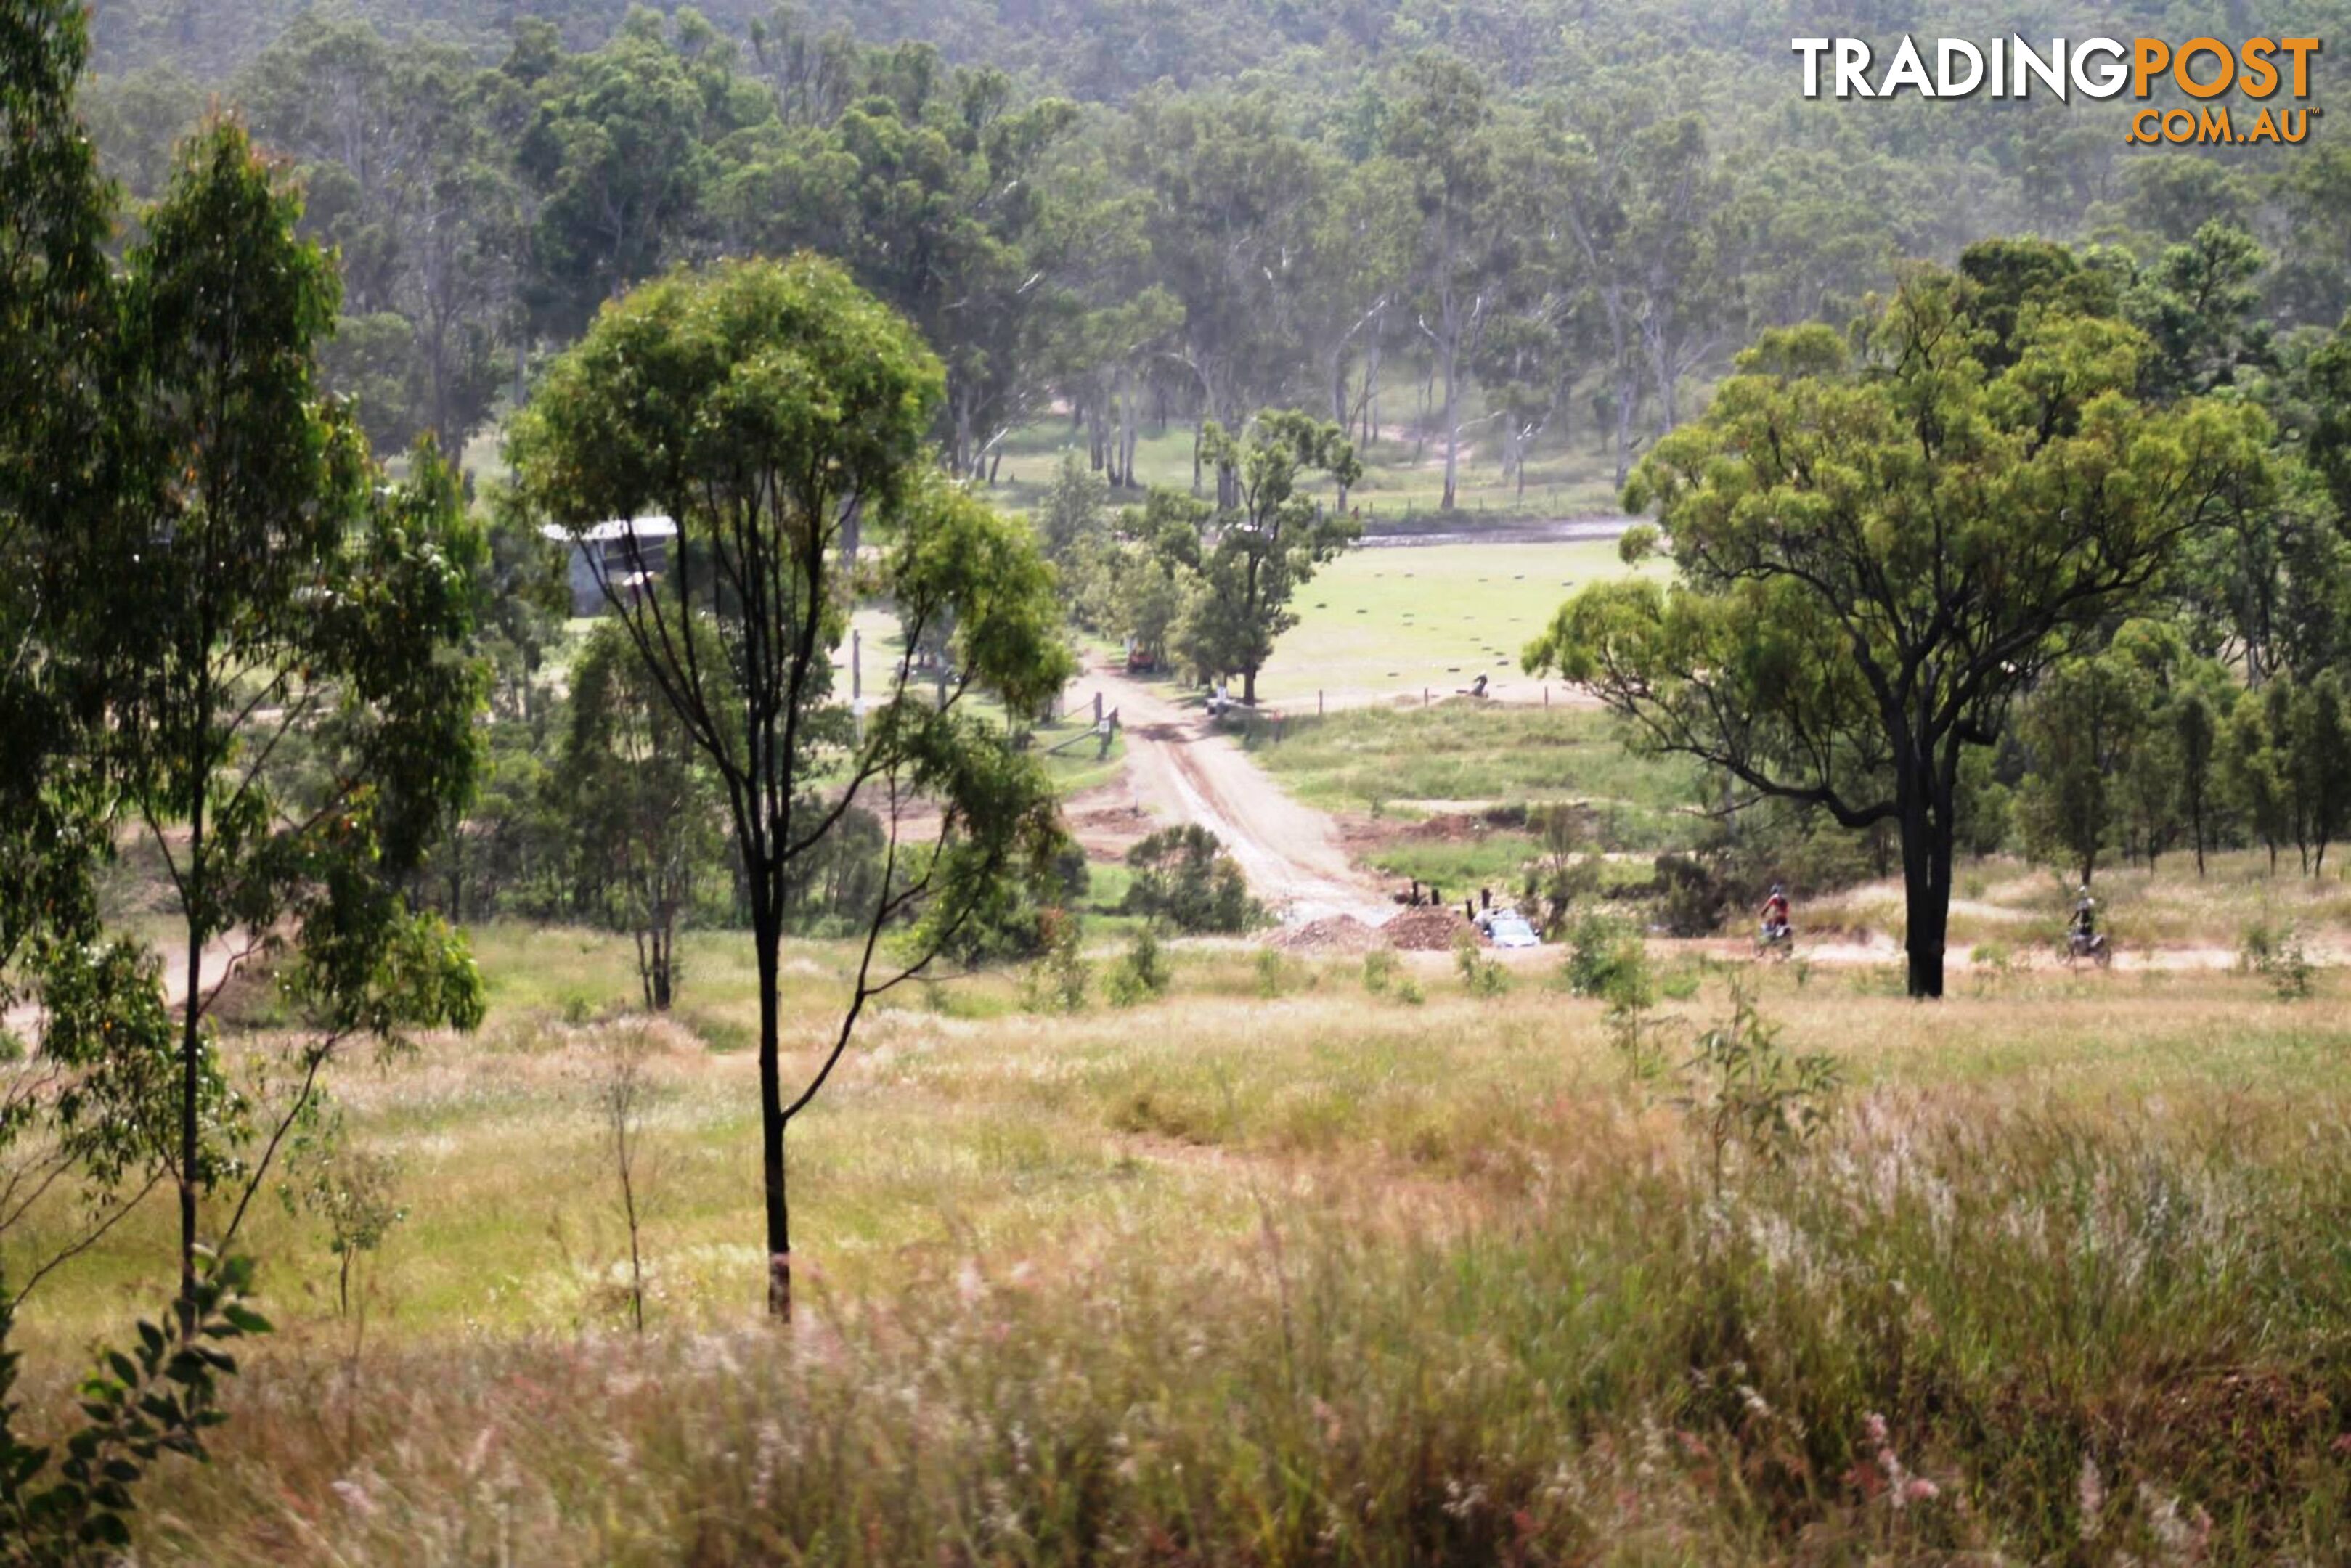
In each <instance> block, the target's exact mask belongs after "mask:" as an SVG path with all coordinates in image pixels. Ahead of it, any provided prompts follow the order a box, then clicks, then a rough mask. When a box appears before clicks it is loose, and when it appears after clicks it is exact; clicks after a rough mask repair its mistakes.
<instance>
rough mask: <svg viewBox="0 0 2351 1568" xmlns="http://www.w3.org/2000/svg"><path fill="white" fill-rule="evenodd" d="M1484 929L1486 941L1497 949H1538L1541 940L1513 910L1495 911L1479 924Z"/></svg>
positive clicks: (1533, 929) (1522, 916)
mask: <svg viewBox="0 0 2351 1568" xmlns="http://www.w3.org/2000/svg"><path fill="white" fill-rule="evenodd" d="M1480 924H1481V925H1484V926H1485V928H1486V939H1487V940H1488V941H1489V942H1491V943H1493V945H1494V946H1497V947H1540V946H1542V938H1541V937H1540V936H1536V935H1535V928H1534V927H1533V926H1531V925H1528V924H1527V917H1526V916H1525V915H1520V913H1519V912H1518V911H1517V910H1515V909H1497V910H1495V911H1494V912H1493V913H1492V914H1490V915H1487V916H1486V918H1485V919H1484V920H1483V921H1482V922H1480Z"/></svg>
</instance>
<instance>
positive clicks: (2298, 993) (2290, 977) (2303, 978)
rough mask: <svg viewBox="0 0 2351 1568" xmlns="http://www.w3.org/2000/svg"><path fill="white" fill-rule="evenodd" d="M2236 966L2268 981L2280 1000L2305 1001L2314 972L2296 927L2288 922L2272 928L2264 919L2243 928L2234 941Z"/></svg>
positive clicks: (2315, 966) (2300, 934)
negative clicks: (2235, 944) (2240, 934)
mask: <svg viewBox="0 0 2351 1568" xmlns="http://www.w3.org/2000/svg"><path fill="white" fill-rule="evenodd" d="M2237 967H2239V968H2241V969H2243V970H2244V971H2246V972H2247V973H2248V974H2254V975H2259V976H2261V977H2262V978H2263V979H2265V980H2267V981H2269V982H2270V984H2271V985H2272V986H2273V988H2275V989H2276V991H2277V995H2278V999H2279V1000H2280V1001H2284V1002H2298V1001H2304V1000H2306V999H2307V998H2309V996H2310V993H2311V991H2312V990H2313V989H2314V987H2313V985H2312V980H2313V978H2314V977H2315V976H2316V974H2317V972H2318V966H2317V965H2315V964H2314V963H2312V962H2311V960H2310V954H2309V952H2308V951H2307V950H2306V949H2305V948H2304V946H2303V942H2302V932H2301V930H2300V929H2299V928H2298V927H2296V926H2294V925H2292V924H2291V923H2289V924H2287V925H2283V926H2276V927H2273V926H2272V925H2270V924H2269V922H2267V921H2265V920H2257V921H2255V922H2253V924H2252V925H2248V926H2247V927H2245V930H2244V935H2243V936H2241V938H2240V939H2239V941H2238V944H2237Z"/></svg>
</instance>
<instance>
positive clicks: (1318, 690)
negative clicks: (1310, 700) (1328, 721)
mask: <svg viewBox="0 0 2351 1568" xmlns="http://www.w3.org/2000/svg"><path fill="white" fill-rule="evenodd" d="M1314 716H1315V717H1316V718H1321V717H1322V687H1320V686H1317V687H1315V688H1314Z"/></svg>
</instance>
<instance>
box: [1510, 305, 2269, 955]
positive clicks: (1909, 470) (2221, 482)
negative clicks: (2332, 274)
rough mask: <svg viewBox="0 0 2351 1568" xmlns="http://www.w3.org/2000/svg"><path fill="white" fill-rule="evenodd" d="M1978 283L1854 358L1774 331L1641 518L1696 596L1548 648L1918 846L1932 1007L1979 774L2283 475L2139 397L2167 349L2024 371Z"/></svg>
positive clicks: (1844, 350)
mask: <svg viewBox="0 0 2351 1568" xmlns="http://www.w3.org/2000/svg"><path fill="white" fill-rule="evenodd" d="M1973 298H1974V294H1973V290H1972V287H1971V286H1970V284H1969V283H1967V282H1966V281H1965V280H1964V279H1961V278H1959V277H1954V276H1952V275H1950V274H1947V273H1942V272H1938V271H1933V270H1925V269H1922V270H1919V271H1917V272H1914V273H1912V274H1910V275H1908V276H1907V277H1906V279H1905V280H1904V284H1903V287H1901V288H1900V289H1899V290H1898V291H1897V292H1896V294H1895V295H1894V296H1893V297H1891V298H1888V299H1886V300H1884V301H1882V302H1880V303H1879V304H1878V305H1877V307H1876V308H1875V309H1874V310H1873V311H1872V312H1871V313H1870V314H1869V315H1868V316H1867V317H1866V318H1865V319H1864V320H1863V321H1862V322H1860V323H1859V324H1858V325H1857V326H1856V328H1855V331H1854V333H1853V335H1852V337H1851V338H1850V340H1846V339H1841V338H1840V337H1838V336H1837V335H1836V334H1834V333H1833V332H1831V331H1829V330H1828V329H1825V328H1802V329H1795V330H1793V331H1785V332H1769V333H1766V334H1765V335H1764V336H1763V338H1762V339H1761V341H1760V342H1759V343H1758V344H1757V345H1756V347H1754V348H1753V349H1751V350H1748V351H1747V352H1746V353H1745V354H1744V355H1742V356H1741V358H1740V373H1739V374H1737V375H1735V376H1733V377H1731V378H1730V379H1729V381H1727V382H1724V383H1723V385H1722V387H1721V388H1720V389H1719V392H1718V393H1717V396H1716V399H1715V402H1714V403H1713V405H1712V407H1711V408H1710V409H1709V410H1708V413H1707V415H1706V417H1705V418H1704V419H1703V420H1702V421H1700V422H1699V423H1697V424H1694V425H1690V426H1686V427H1685V428H1684V429H1683V430H1681V431H1679V432H1677V433H1676V434H1674V435H1672V436H1670V437H1668V438H1667V440H1666V441H1664V442H1662V443H1660V444H1659V446H1658V448H1657V450H1656V452H1655V453H1653V454H1652V455H1650V456H1649V457H1648V458H1647V459H1646V460H1645V461H1644V463H1643V464H1642V465H1641V467H1640V469H1639V470H1638V471H1637V472H1636V474H1635V476H1634V480H1633V483H1632V485H1631V486H1629V488H1628V490H1627V492H1626V496H1625V500H1626V503H1627V505H1628V507H1632V508H1634V509H1645V508H1646V507H1649V506H1651V505H1653V504H1654V505H1655V506H1656V507H1657V509H1658V514H1659V517H1660V519H1661V520H1662V522H1663V524H1664V526H1665V528H1666V529H1667V533H1668V535H1669V536H1670V538H1671V541H1672V548H1673V553H1674V558H1675V560H1676V563H1677V565H1678V566H1679V568H1680V570H1681V580H1680V582H1679V583H1678V584H1677V585H1676V586H1675V587H1674V588H1673V589H1671V590H1670V591H1668V590H1666V589H1662V588H1660V587H1659V586H1657V585H1656V584H1655V583H1653V582H1646V581H1633V582H1618V583H1609V584H1603V585H1598V586H1595V587H1593V588H1589V589H1586V590H1584V591H1583V592H1581V593H1579V594H1577V595H1576V596H1575V597H1574V598H1573V599H1572V600H1570V601H1568V602H1567V604H1565V605H1564V606H1563V607H1562V609H1561V611H1560V612H1559V615H1558V617H1557V618H1556V619H1555V620H1554V621H1553V622H1552V625H1551V627H1550V628H1549V630H1548V631H1546V632H1544V634H1543V635H1542V636H1541V637H1539V638H1537V639H1536V640H1535V641H1534V642H1533V643H1531V644H1530V645H1529V647H1528V649H1527V652H1526V663H1527V664H1528V666H1529V667H1530V668H1539V667H1543V666H1552V667H1556V668H1558V669H1559V670H1560V671H1561V672H1562V674H1565V675H1567V676H1568V677H1569V678H1570V679H1574V680H1581V681H1585V682H1588V683H1590V685H1592V687H1593V690H1594V691H1595V692H1596V693H1597V694H1598V695H1600V696H1601V698H1602V699H1603V700H1604V702H1606V703H1607V704H1608V705H1609V706H1611V707H1613V708H1614V709H1615V710H1616V711H1618V712H1619V713H1621V714H1624V715H1625V716H1627V717H1628V718H1630V719H1631V720H1632V721H1633V723H1634V725H1635V728H1636V730H1637V732H1638V733H1639V735H1640V736H1641V737H1643V738H1644V740H1645V741H1646V744H1648V745H1650V746H1652V747H1657V748H1659V749H1663V750H1669V751H1678V752H1684V753H1687V754H1689V755H1692V756H1695V757H1697V758H1700V759H1701V760H1703V761H1704V762H1706V763H1708V764H1709V765H1711V766H1713V767H1714V768H1719V769H1720V770H1722V771H1723V772H1724V773H1726V774H1727V775H1729V778H1730V779H1733V780H1734V781H1735V782H1736V783H1737V784H1738V785H1739V786H1740V787H1742V788H1743V789H1747V790H1750V791H1752V792H1754V793H1757V794H1760V795H1766V796H1776V797H1780V798H1783V799H1789V800H1798V801H1803V802H1809V803H1812V804H1813V805H1816V806H1818V807H1820V808H1822V809H1824V810H1827V811H1829V812H1830V813H1831V815H1833V816H1834V818H1835V819H1836V820H1837V821H1839V822H1841V823H1843V824H1844V826H1846V827H1848V828H1865V827H1869V826H1872V825H1874V824H1876V823H1879V822H1891V823H1893V824H1895V826H1896V829H1897V830H1898V831H1899V834H1900V837H1901V842H1902V858H1903V873H1904V882H1905V884H1906V887H1907V903H1908V918H1907V936H1906V940H1907V948H1908V957H1909V985H1910V989H1911V991H1912V993H1913V994H1914V995H1918V996H1930V997H1931V996H1938V995H1940V994H1941V991H1942V986H1943V947H1944V932H1945V928H1946V924H1947V921H1948V918H1949V900H1950V883H1951V854H1952V845H1953V840H1954V832H1955V829H1956V825H1957V824H1956V805H1957V796H1958V789H1959V762H1960V758H1961V755H1962V753H1963V752H1964V750H1965V749H1966V748H1967V747H1970V746H1979V745H1987V744H1990V743H1991V741H1992V740H1993V739H1994V738H1996V737H1998V735H1999V734H2000V731H2001V726H2002V724H2003V722H2004V721H2005V719H2006V716H2007V711H2008V707H2009V705H2010V703H2011V700H2012V698H2013V697H2014V696H2015V695H2017V694H2018V693H2019V692H2020V691H2022V689H2024V688H2025V687H2027V686H2028V685H2031V683H2032V681H2033V680H2034V678H2035V677H2036V676H2037V675H2038V674H2040V672H2041V671H2042V670H2043V668H2045V667H2046V666H2048V665H2049V664H2051V663H2052V662H2053V660H2055V659H2057V658H2058V657H2060V656H2062V655H2064V654H2065V653H2068V652H2071V651H2073V650H2074V649H2077V648H2079V647H2081V646H2083V645H2085V643H2087V642H2089V641H2090V640H2091V639H2093V638H2094V637H2095V635H2096V634H2097V632H2099V630H2100V629H2101V628H2102V627H2104V626H2105V625H2109V624H2111V623H2113V622H2114V621H2116V619H2119V618H2120V617H2121V616H2123V615H2125V614H2126V613H2127V612H2129V611H2130V610H2131V609H2132V608H2133V607H2134V606H2135V605H2136V604H2137V603H2138V602H2140V601H2142V600H2143V599H2144V598H2145V597H2146V596H2147V594H2148V593H2149V592H2150V591H2151V590H2152V589H2153V588H2154V586H2155V585H2156V584H2157V583H2158V581H2159V580H2160V579H2161V576H2162V573H2163V571H2164V570H2165V569H2166V567H2167V566H2168V563H2169V562H2170V561H2171V560H2172V559H2173V558H2174V557H2175V555H2176V553H2177V550H2178V547H2179V541H2180V540H2181V539H2182V538H2184V537H2185V536H2187V535H2189V533H2191V532H2192V531H2194V530H2195V529H2197V528H2199V527H2201V526H2203V525H2205V524H2207V523H2208V522H2210V520H2211V519H2212V517H2213V516H2214V515H2215V513H2216V511H2217V509H2218V508H2219V507H2221V506H2222V505H2223V504H2224V503H2225V501H2226V500H2227V498H2228V497H2231V496H2232V495H2233V494H2234V493H2235V492H2236V491H2237V490H2238V489H2239V488H2241V486H2243V485H2244V484H2245V483H2246V482H2247V480H2248V476H2252V475H2257V474H2258V473H2259V472H2260V471H2261V470H2262V466H2263V465H2264V463H2265V461H2266V458H2265V450H2266V447H2267V444H2268V441H2269V426H2268V422H2267V420H2266V419H2265V418H2264V417H2263V415H2262V413H2259V412H2258V411H2257V410H2254V409H2252V408H2249V407H2246V406H2243V405H2241V404H2237V403H2231V402H2212V401H2190V402H2184V403H2181V404H2179V405H2177V406H2172V407H2154V406H2149V405H2147V404H2144V403H2141V402H2138V401H2137V399H2136V397H2135V395H2134V392H2135V388H2136V386H2137V376H2138V373H2139V368H2140V361H2141V358H2142V355H2143V353H2144V351H2145V345H2144V340H2142V339H2141V338H2140V337H2139V336H2138V334H2137V333H2136V332H2135V331H2134V330H2133V329H2130V328H2129V327H2127V326H2126V325H2124V324H2123V323H2121V322H2117V321H2114V320H2111V319H2102V318H2098V317H2091V316H2080V315H2068V314H2064V313H2063V312H2062V311H2045V312H2043V314H2042V315H2041V317H2040V319H2039V321H2038V323H2037V325H2036V326H2034V327H2033V329H2032V333H2031V336H2030V338H2029V340H2028V341H2027V342H2026V343H2025V345H2024V347H2023V349H2022V351H2021V352H2020V354H2019V355H2018V358H2017V361H2016V362H2015V363H2014V364H2013V365H2011V366H2010V367H2009V368H2007V369H2006V370H2003V371H1998V372H1996V373H1994V372H1990V371H1987V369H1986V367H1985V366H1984V364H1983V363H1982V361H1980V359H1979V358H1978V357H1977V345H1978V344H1979V342H1980V340H1981V339H1980V335H1979V329H1978V327H1977V324H1976V323H1975V322H1974V320H1973V319H1972V318H1971V316H1970V306H1971V304H1972V302H1973Z"/></svg>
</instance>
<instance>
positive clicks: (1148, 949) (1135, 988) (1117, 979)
mask: <svg viewBox="0 0 2351 1568" xmlns="http://www.w3.org/2000/svg"><path fill="white" fill-rule="evenodd" d="M1167 980H1168V972H1167V956H1166V955H1165V953H1163V952H1161V951H1160V948H1159V938H1158V936H1156V935H1155V934H1154V933H1153V931H1152V929H1151V927H1150V926H1148V925H1145V926H1144V927H1143V929H1141V930H1140V931H1137V932H1136V933H1135V934H1134V942H1132V943H1131V944H1129V945H1128V946H1127V949H1126V952H1125V954H1124V955H1123V956H1121V957H1120V959H1119V960H1118V962H1117V963H1115V964H1113V965H1112V966H1111V967H1110V973H1109V974H1108V975H1107V976H1105V977H1103V980H1102V994H1103V995H1104V996H1106V997H1108V998H1110V1004H1111V1006H1113V1007H1114V1008H1131V1007H1133V1006H1134V1005H1135V1004H1136V1003H1137V1002H1145V1001H1149V1000H1150V999H1151V998H1154V997H1157V996H1163V995H1165V993H1166V990H1167Z"/></svg>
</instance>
